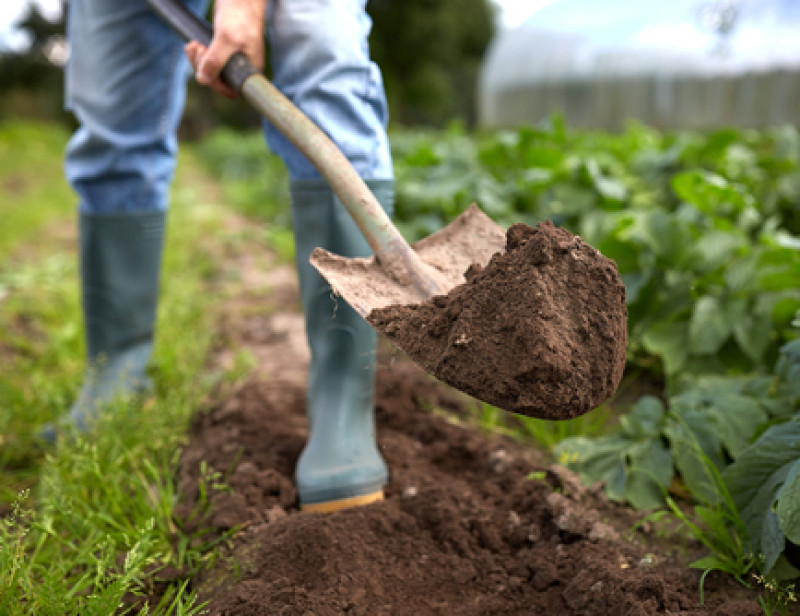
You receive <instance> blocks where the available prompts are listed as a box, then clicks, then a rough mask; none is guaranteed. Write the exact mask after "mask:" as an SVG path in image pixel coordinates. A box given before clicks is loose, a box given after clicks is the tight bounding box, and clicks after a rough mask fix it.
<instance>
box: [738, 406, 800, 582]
mask: <svg viewBox="0 0 800 616" xmlns="http://www.w3.org/2000/svg"><path fill="white" fill-rule="evenodd" d="M723 478H724V481H725V483H726V484H727V486H728V488H729V490H730V492H731V494H732V495H733V499H734V501H735V503H736V505H737V507H738V508H739V510H740V511H741V513H742V519H743V522H744V525H745V527H746V529H747V535H748V536H749V537H750V542H751V543H752V547H753V550H754V551H755V552H756V553H759V554H763V555H764V563H763V566H762V570H763V573H764V574H765V575H770V574H772V573H773V570H774V568H775V567H776V565H777V564H778V560H779V559H780V558H782V555H783V552H784V549H785V547H786V542H787V541H791V542H792V543H795V544H800V417H795V418H794V419H793V420H791V421H789V422H786V423H782V424H779V425H775V426H772V427H770V428H769V429H768V430H767V431H766V432H764V434H762V435H761V437H760V438H759V439H758V440H756V441H755V442H754V443H753V444H752V445H751V446H749V447H748V448H747V449H745V450H744V451H743V452H742V453H741V455H740V456H739V457H738V458H737V459H736V460H735V461H734V462H733V463H732V464H731V465H730V466H729V467H728V468H726V469H725V471H724V473H723ZM796 564H800V563H796ZM794 573H795V575H797V574H798V571H796V570H795V572H794Z"/></svg>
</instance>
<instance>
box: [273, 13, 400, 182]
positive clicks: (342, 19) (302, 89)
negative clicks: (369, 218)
mask: <svg viewBox="0 0 800 616" xmlns="http://www.w3.org/2000/svg"><path fill="white" fill-rule="evenodd" d="M365 5H366V0H340V1H338V2H330V0H272V2H271V3H270V9H269V16H268V32H269V41H270V50H271V58H272V69H273V79H274V83H275V86H276V87H277V88H278V89H279V90H281V91H282V92H283V93H284V94H285V95H286V96H287V97H288V98H289V99H290V100H291V101H292V102H293V103H294V104H295V105H296V106H297V107H299V108H300V109H301V110H302V111H303V112H304V113H305V114H306V115H307V116H308V117H309V118H311V120H313V121H314V122H315V123H316V124H317V126H319V127H320V128H321V129H322V130H323V131H325V132H326V133H327V134H328V136H329V137H330V138H331V139H332V140H333V141H334V143H336V145H337V146H339V149H341V150H342V152H343V153H344V154H345V156H346V157H347V158H348V159H349V160H350V163H351V164H352V165H353V167H354V168H355V170H356V171H357V172H358V173H359V174H360V175H361V177H363V178H369V179H391V178H392V177H393V172H392V159H391V154H390V152H389V144H388V140H387V137H386V122H387V116H388V114H387V106H386V97H385V95H384V91H383V80H382V78H381V73H380V71H379V70H378V67H377V66H376V65H375V64H374V63H373V62H372V61H371V60H370V58H369V48H368V41H367V39H368V36H369V32H370V29H371V27H372V22H371V20H370V18H369V16H368V15H367V13H366V11H365ZM265 133H266V136H267V141H268V142H269V145H270V148H271V149H272V151H273V152H275V153H276V154H278V155H279V156H280V157H281V158H282V159H283V160H284V162H285V163H286V166H287V167H288V169H289V175H290V176H291V178H292V180H303V179H311V178H318V177H319V174H318V173H317V171H316V169H314V167H313V166H312V165H311V163H309V162H308V160H306V158H305V157H304V156H303V155H302V154H300V153H299V152H298V151H297V149H296V148H295V147H294V146H293V145H292V144H291V143H289V141H288V140H287V139H286V138H285V137H283V135H281V134H280V133H279V132H278V131H277V130H276V129H275V128H274V127H272V126H271V125H269V123H266V122H265Z"/></svg>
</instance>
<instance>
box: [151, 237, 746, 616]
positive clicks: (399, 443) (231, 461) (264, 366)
mask: <svg viewBox="0 0 800 616" xmlns="http://www.w3.org/2000/svg"><path fill="white" fill-rule="evenodd" d="M252 252H254V251H251V250H247V249H242V250H241V253H240V254H238V255H236V254H233V255H225V262H226V263H230V266H231V272H232V274H233V273H235V274H237V275H238V276H239V277H240V278H241V279H242V281H243V282H244V283H245V287H246V288H247V289H248V292H247V293H244V294H243V293H241V292H239V293H238V294H236V295H235V296H228V294H226V293H223V292H220V295H221V296H226V297H229V299H228V300H227V304H226V308H225V314H224V315H223V319H222V324H223V326H222V331H221V332H220V335H219V348H218V351H217V352H216V353H215V354H214V357H213V359H212V366H211V367H212V368H214V369H219V368H229V367H231V366H233V365H235V364H236V361H237V360H236V357H237V352H236V349H237V348H238V349H243V350H247V351H248V352H249V353H250V354H251V355H252V356H253V357H254V358H256V360H257V364H256V366H255V370H254V373H253V375H252V377H251V378H250V380H248V381H247V382H245V383H244V384H241V385H236V386H228V387H233V388H232V389H226V388H225V386H222V387H221V388H220V389H219V391H218V392H217V393H216V395H215V396H214V397H213V400H212V401H210V402H209V405H208V408H207V409H205V410H203V411H201V412H199V413H198V414H197V416H196V417H195V419H194V422H193V426H192V429H191V433H190V441H189V443H188V445H187V446H186V448H185V449H184V451H183V453H182V456H181V461H180V468H179V474H178V477H177V482H178V485H179V490H180V493H181V495H182V496H181V499H182V502H181V504H180V505H179V507H178V508H177V510H176V517H177V518H178V522H179V523H180V524H181V525H183V527H184V528H185V529H186V530H189V531H192V530H197V529H205V536H204V540H208V541H213V540H214V539H215V538H218V537H222V536H224V534H226V533H228V534H230V533H231V532H232V533H233V536H232V538H231V539H229V540H226V541H225V542H224V543H223V546H224V547H223V549H222V554H221V556H220V557H219V558H217V559H215V560H214V561H212V565H211V566H210V567H209V568H207V569H206V570H204V571H202V572H201V573H200V574H199V575H197V576H195V578H194V579H193V580H192V584H193V586H194V588H195V589H196V590H197V591H198V592H199V594H200V597H201V599H202V600H207V601H208V602H209V603H208V605H207V607H206V610H207V611H206V612H204V613H209V614H214V615H217V614H220V615H221V614H225V615H231V616H233V615H241V616H247V615H254V614H259V615H260V614H263V615H275V614H284V615H298V616H299V615H304V616H310V615H315V616H327V615H334V614H351V615H360V614H364V615H367V614H368V615H382V614H392V615H394V614H397V615H400V616H405V615H407V614H418V615H420V616H428V615H442V616H451V615H454V614H458V615H467V616H469V615H474V616H478V615H480V616H484V615H485V616H490V615H493V614H514V615H518V614H520V615H521V614H543V615H544V614H546V615H548V616H560V615H564V616H566V615H581V614H586V615H602V616H605V615H615V614H620V615H637V616H638V615H641V616H644V615H647V616H650V615H654V614H681V615H683V616H700V615H706V614H710V615H717V616H740V615H742V616H747V615H753V616H755V615H756V614H759V613H760V610H759V608H758V605H757V602H756V600H755V597H756V594H755V593H754V592H752V591H748V590H746V589H744V588H742V587H741V586H739V585H738V584H736V583H735V582H733V581H731V580H730V579H729V578H727V577H724V576H722V575H721V574H716V573H712V574H711V575H709V576H708V578H707V579H706V583H705V590H706V594H705V598H706V602H705V605H701V604H700V601H699V593H698V584H699V579H700V573H699V572H698V571H694V570H691V569H688V568H687V567H686V564H685V563H686V562H688V561H689V560H690V559H693V558H696V557H698V556H699V554H698V546H696V545H691V544H689V545H686V543H685V540H683V539H676V538H674V537H667V538H666V539H664V538H662V537H661V535H660V532H663V531H658V532H657V529H656V528H652V527H650V526H649V525H648V524H644V525H643V526H642V527H640V531H639V532H638V533H637V536H636V541H635V542H632V541H631V540H628V539H627V538H626V537H627V536H628V533H629V531H630V529H631V527H632V526H633V524H634V523H635V521H636V519H637V518H636V517H635V516H634V514H633V513H632V512H631V511H630V510H628V509H627V508H624V507H621V506H618V505H614V504H612V503H609V502H608V501H607V500H605V498H604V497H603V496H602V490H601V489H599V488H593V489H588V490H587V489H585V488H583V487H582V486H581V485H580V484H579V482H578V481H577V479H576V478H575V476H574V475H572V474H571V473H569V472H567V471H565V470H564V469H562V468H560V467H558V466H551V465H548V464H547V463H544V462H542V457H541V455H540V454H538V453H536V452H535V450H532V449H531V448H529V447H526V446H524V445H522V444H520V443H518V442H516V441H512V440H509V439H506V438H501V437H499V436H488V435H487V434H485V433H484V432H481V431H479V430H477V429H476V428H474V427H471V425H470V421H469V418H470V417H471V416H472V414H473V413H474V410H475V408H474V406H475V405H474V402H472V401H470V400H469V399H467V398H466V396H463V395H462V394H460V393H458V392H456V391H454V390H452V389H450V388H449V387H447V386H445V385H442V384H441V383H438V382H436V381H435V380H434V379H432V378H430V377H429V376H428V375H426V374H425V373H424V372H423V371H422V370H421V369H420V368H418V367H417V366H416V365H414V364H413V363H412V362H410V361H409V360H408V359H406V358H404V357H403V356H399V355H395V354H389V353H388V352H387V353H386V354H381V355H380V357H379V366H380V369H379V374H378V386H377V391H376V402H377V411H376V414H377V424H378V428H377V430H378V432H377V436H378V443H379V446H380V448H381V451H382V452H383V455H384V457H385V458H386V460H387V463H388V465H389V468H390V471H391V477H390V481H389V484H388V485H387V488H386V500H385V501H383V502H381V503H376V504H373V505H369V506H366V507H362V508H358V509H352V510H348V511H342V512H338V513H334V514H329V515H323V514H312V513H300V512H299V511H298V507H297V495H296V492H295V488H294V482H293V476H294V467H295V463H296V461H297V458H298V456H299V454H300V451H301V449H302V447H303V445H304V443H305V441H306V438H307V422H306V418H305V412H304V404H305V400H304V389H305V370H306V368H307V362H308V350H307V347H306V345H305V338H304V333H303V319H302V316H301V315H299V314H297V313H296V312H294V310H296V308H295V307H296V306H297V304H298V298H297V289H296V285H295V283H294V278H293V274H292V273H291V270H288V271H287V269H288V268H285V267H284V268H277V269H274V270H271V271H269V272H265V271H264V270H263V268H259V267H256V264H254V263H251V262H250V260H251V253H252ZM223 279H227V278H224V277H223ZM263 289H268V291H267V292H266V293H265V292H263ZM385 346H386V347H387V348H388V346H389V345H388V344H386V345H385ZM459 418H460V420H459ZM215 472H216V473H219V478H217V479H214V478H213V477H212V476H211V474H212V473H215ZM201 474H202V475H203V476H204V477H205V478H206V479H205V481H203V480H202V479H201ZM219 481H222V482H224V483H225V484H226V486H227V487H226V488H225V489H212V487H211V486H212V484H214V483H216V482H219ZM201 482H202V483H203V484H204V485H205V486H206V490H201V489H200V485H201ZM204 492H205V493H206V494H207V496H205V497H204V496H202V494H203V493H204ZM665 545H666V546H669V547H671V548H672V549H675V548H676V547H678V549H679V550H681V551H680V552H679V553H678V554H677V555H667V553H666V552H665V549H664V546H665ZM684 549H685V551H683V550H684ZM183 575H185V573H184V572H181V571H176V570H162V571H160V572H158V573H157V574H155V575H154V576H153V577H152V578H151V579H150V583H151V586H150V591H151V594H150V599H152V600H153V603H151V607H152V605H155V602H156V601H157V600H158V598H159V597H160V593H163V592H164V590H165V588H166V582H168V581H170V580H175V579H180V578H181V577H182V576H183Z"/></svg>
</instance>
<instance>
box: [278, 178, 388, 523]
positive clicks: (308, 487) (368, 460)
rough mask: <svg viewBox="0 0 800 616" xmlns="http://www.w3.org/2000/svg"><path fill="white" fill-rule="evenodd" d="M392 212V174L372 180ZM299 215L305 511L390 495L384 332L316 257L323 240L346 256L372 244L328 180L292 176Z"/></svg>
mask: <svg viewBox="0 0 800 616" xmlns="http://www.w3.org/2000/svg"><path fill="white" fill-rule="evenodd" d="M367 184H368V185H369V186H370V188H371V190H372V191H373V193H374V194H375V196H376V198H377V199H378V201H379V202H380V203H381V205H382V206H383V207H384V209H386V210H387V212H389V213H390V214H391V208H392V204H393V200H394V184H393V182H392V181H391V180H381V181H371V182H367ZM291 189H292V216H293V224H294V233H295V249H296V255H297V270H298V274H299V279H300V293H301V296H302V302H303V308H304V310H305V317H306V335H307V338H308V344H309V347H310V348H311V365H310V367H309V376H308V389H307V409H308V420H309V438H308V442H307V443H306V446H305V449H304V450H303V452H302V454H301V456H300V459H299V461H298V463H297V469H296V472H295V476H296V483H297V490H298V494H299V499H300V506H301V508H302V509H303V510H305V511H323V512H329V511H336V510H339V509H345V508H348V507H353V506H357V505H364V504H368V503H370V502H374V501H378V500H381V499H382V498H383V486H384V485H385V484H386V481H387V478H388V471H387V468H386V464H385V463H384V461H383V458H382V457H381V455H380V453H379V452H378V448H377V445H376V440H375V412H374V395H375V352H376V344H377V335H376V333H375V330H373V329H372V327H371V326H370V325H368V324H367V323H366V322H365V321H364V320H363V319H362V318H361V317H360V316H358V314H357V313H356V312H355V311H354V310H353V309H352V308H350V306H348V305H347V303H346V302H345V301H344V300H343V299H341V298H338V299H337V298H335V297H334V296H333V293H332V292H331V287H330V285H329V284H328V283H327V282H326V281H325V279H324V278H322V277H321V276H320V275H319V274H318V273H317V271H316V270H315V269H314V268H313V267H312V266H311V265H310V264H309V262H308V258H309V255H310V254H311V251H312V250H313V249H314V248H316V247H317V246H321V247H323V248H326V249H327V250H330V251H331V252H334V253H336V254H339V255H342V256H345V257H364V256H369V255H370V254H371V249H370V247H369V244H367V242H366V240H365V239H364V238H363V236H362V235H361V232H360V231H359V229H358V227H357V226H356V225H355V223H354V222H353V220H352V219H351V218H350V215H349V214H348V213H347V211H346V210H345V209H344V207H343V206H342V204H341V203H340V202H339V200H338V199H337V198H336V197H335V196H334V195H333V193H332V191H331V190H330V188H328V185H327V183H325V182H324V181H323V180H296V181H294V182H292V186H291Z"/></svg>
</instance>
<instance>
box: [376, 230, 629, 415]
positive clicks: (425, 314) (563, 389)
mask: <svg viewBox="0 0 800 616" xmlns="http://www.w3.org/2000/svg"><path fill="white" fill-rule="evenodd" d="M465 278H466V283H465V284H463V285H460V286H457V287H455V288H454V289H453V290H451V291H450V293H448V294H447V295H445V296H437V297H434V298H432V299H430V300H428V301H426V302H424V303H422V304H416V305H401V306H388V307H386V308H381V309H377V310H373V311H372V312H371V313H370V315H369V317H368V320H369V322H370V323H371V324H372V325H373V326H374V327H375V328H376V329H378V330H379V331H380V332H382V333H383V334H385V335H386V336H387V337H388V338H389V339H390V340H391V341H392V342H394V343H395V344H396V345H397V346H398V347H399V348H401V349H403V351H405V352H406V353H407V354H408V355H409V356H410V357H411V358H412V359H414V361H416V362H417V363H418V364H420V365H421V366H422V367H424V368H425V369H426V370H427V371H428V372H430V373H431V374H433V375H434V376H435V377H436V378H438V379H440V380H442V381H444V382H445V383H447V384H449V385H452V386H454V387H456V388H458V389H460V390H462V391H464V392H466V393H468V394H470V395H472V396H474V397H476V398H479V399H480V400H484V401H486V402H489V403H491V404H493V405H495V406H498V407H501V408H504V409H506V410H509V411H512V412H514V413H520V414H523V415H529V416H533V417H541V418H545V419H571V418H573V417H577V416H578V415H581V414H583V413H585V412H587V411H589V410H591V409H593V408H595V407H597V406H598V405H599V404H601V403H602V402H604V401H605V400H607V399H608V398H609V397H611V395H613V393H614V392H615V391H616V388H617V385H618V384H619V381H620V379H621V378H622V373H623V370H624V368H625V349H626V345H627V308H626V304H625V287H624V286H623V284H622V281H621V279H620V277H619V273H618V272H617V268H616V265H615V264H614V262H613V261H611V260H610V259H607V258H606V257H604V256H603V255H602V254H600V252H598V251H597V250H595V249H594V248H592V247H591V246H589V244H587V243H586V242H585V241H583V239H581V238H580V237H578V236H575V235H573V234H572V233H570V232H569V231H567V230H566V229H563V228H557V227H555V226H554V225H553V224H552V223H550V222H547V223H540V224H538V225H537V226H536V228H532V227H529V226H528V225H524V224H516V225H513V226H512V227H511V228H510V229H509V230H508V232H507V234H506V252H505V253H502V254H501V253H498V254H496V255H495V256H494V257H492V259H491V261H490V262H489V263H488V264H487V265H486V267H484V268H480V267H471V268H470V269H469V270H467V272H466V273H465Z"/></svg>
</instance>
